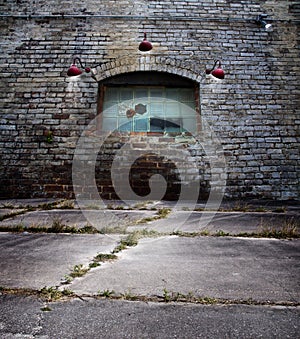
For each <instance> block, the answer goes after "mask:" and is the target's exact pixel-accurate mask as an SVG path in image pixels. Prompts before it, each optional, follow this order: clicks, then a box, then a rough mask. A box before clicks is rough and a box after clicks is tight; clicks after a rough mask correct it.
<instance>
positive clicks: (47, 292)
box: [39, 286, 74, 302]
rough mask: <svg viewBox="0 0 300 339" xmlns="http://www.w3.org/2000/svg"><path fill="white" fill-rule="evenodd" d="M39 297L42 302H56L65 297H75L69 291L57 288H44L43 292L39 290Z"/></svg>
mask: <svg viewBox="0 0 300 339" xmlns="http://www.w3.org/2000/svg"><path fill="white" fill-rule="evenodd" d="M39 296H40V298H41V299H42V300H45V301H48V302H50V301H56V300H59V299H61V298H62V297H64V296H68V297H70V296H74V293H73V292H72V291H71V290H69V289H64V290H62V291H60V290H59V289H58V288H57V287H53V286H51V287H46V286H45V287H43V288H42V289H41V290H39Z"/></svg>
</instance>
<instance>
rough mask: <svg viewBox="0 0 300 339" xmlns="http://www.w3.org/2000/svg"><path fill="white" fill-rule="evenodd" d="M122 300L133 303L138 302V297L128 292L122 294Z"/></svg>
mask: <svg viewBox="0 0 300 339" xmlns="http://www.w3.org/2000/svg"><path fill="white" fill-rule="evenodd" d="M121 298H122V299H125V300H131V301H134V300H138V296H136V295H134V294H132V293H131V291H126V292H124V293H121Z"/></svg>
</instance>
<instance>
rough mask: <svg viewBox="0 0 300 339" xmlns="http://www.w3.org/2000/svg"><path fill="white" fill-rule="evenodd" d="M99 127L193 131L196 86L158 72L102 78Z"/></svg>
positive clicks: (129, 130) (184, 79) (159, 131)
mask: <svg viewBox="0 0 300 339" xmlns="http://www.w3.org/2000/svg"><path fill="white" fill-rule="evenodd" d="M99 92H100V95H99V110H100V111H101V113H102V127H101V128H102V130H104V131H114V130H118V131H128V132H150V133H165V132H175V133H182V132H195V131H196V129H197V118H198V117H197V116H198V114H197V112H198V108H197V106H198V104H197V103H198V100H197V97H198V86H197V83H195V82H194V81H191V80H189V79H186V78H183V77H180V76H177V75H172V74H168V73H160V72H134V73H127V74H122V75H118V76H115V77H111V78H109V79H106V80H104V81H102V82H101V83H100V87H99Z"/></svg>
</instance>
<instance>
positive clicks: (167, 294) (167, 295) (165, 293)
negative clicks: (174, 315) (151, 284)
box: [163, 288, 172, 303]
mask: <svg viewBox="0 0 300 339" xmlns="http://www.w3.org/2000/svg"><path fill="white" fill-rule="evenodd" d="M163 299H164V301H165V302H166V303H167V302H170V301H171V300H172V298H171V294H170V292H169V291H168V290H167V289H166V288H164V289H163Z"/></svg>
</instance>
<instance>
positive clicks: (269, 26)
mask: <svg viewBox="0 0 300 339" xmlns="http://www.w3.org/2000/svg"><path fill="white" fill-rule="evenodd" d="M266 17H267V15H266V14H261V15H259V16H258V17H257V18H256V23H257V24H258V25H259V26H260V27H263V28H264V29H265V31H266V32H272V31H273V26H272V24H268V23H267V22H266V21H265V19H266Z"/></svg>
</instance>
